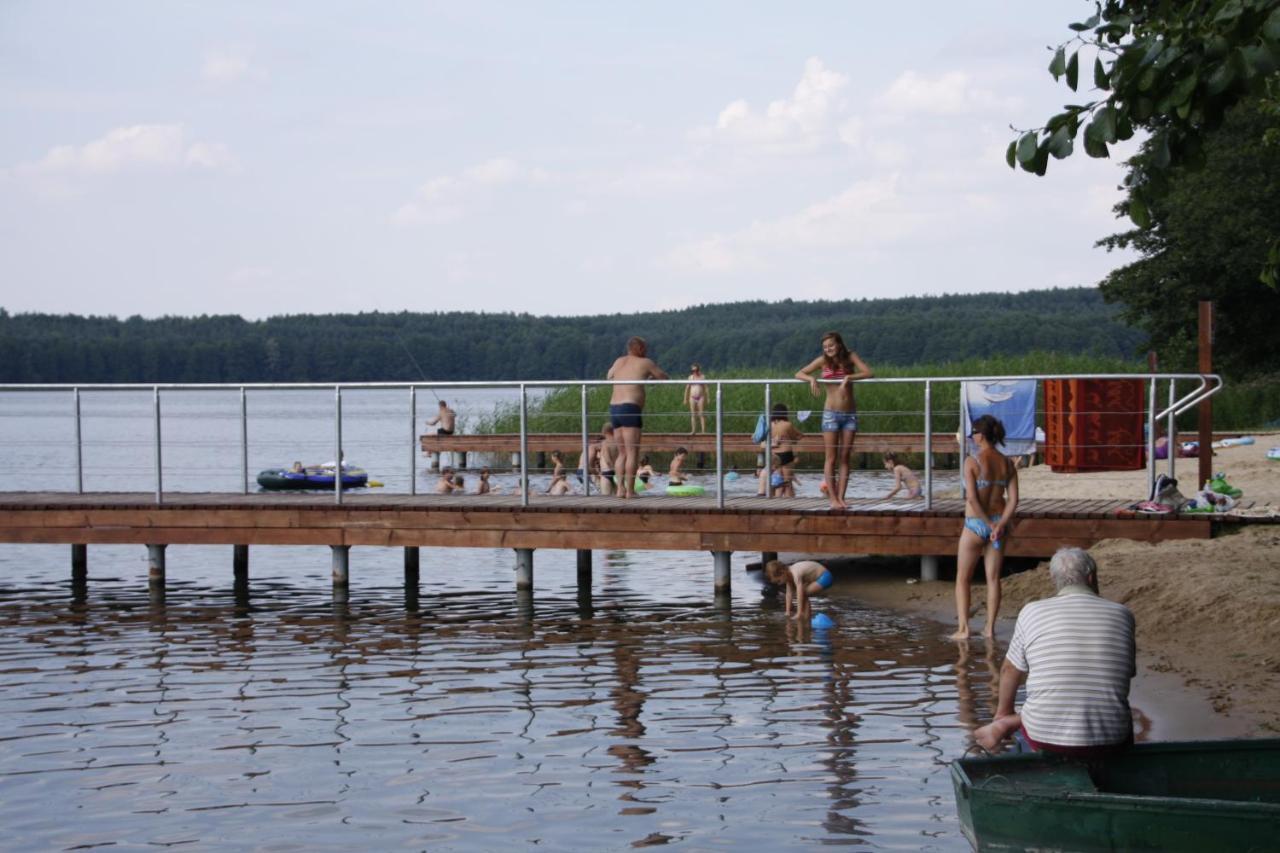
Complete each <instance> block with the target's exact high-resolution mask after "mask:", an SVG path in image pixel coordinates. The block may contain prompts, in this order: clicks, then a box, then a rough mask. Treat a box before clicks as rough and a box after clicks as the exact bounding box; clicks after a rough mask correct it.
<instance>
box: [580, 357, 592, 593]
mask: <svg viewBox="0 0 1280 853" xmlns="http://www.w3.org/2000/svg"><path fill="white" fill-rule="evenodd" d="M589 435H590V433H589V432H588V425H587V383H585V382H583V383H582V455H581V456H579V457H578V464H579V465H580V466H581V467H582V488H583V489H585V490H586V491H585V494H586V495H587V496H588V497H590V496H591V471H590V468H589V466H588V465H587V453H589V452H590V450H591V439H590V438H589V437H588V436H589ZM590 554H591V552H590V551H588V552H587V555H588V557H590ZM578 557H579V563H581V557H582V552H581V551H579V552H578ZM579 568H581V566H579Z"/></svg>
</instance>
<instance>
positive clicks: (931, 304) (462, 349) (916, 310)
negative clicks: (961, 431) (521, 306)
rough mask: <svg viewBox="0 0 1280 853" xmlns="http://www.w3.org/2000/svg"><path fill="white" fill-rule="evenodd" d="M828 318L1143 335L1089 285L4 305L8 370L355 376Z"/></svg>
mask: <svg viewBox="0 0 1280 853" xmlns="http://www.w3.org/2000/svg"><path fill="white" fill-rule="evenodd" d="M829 329H835V330H838V331H840V333H841V334H842V335H843V336H844V338H845V340H846V341H847V342H848V343H849V345H850V346H851V347H853V348H854V349H856V350H857V351H858V352H859V353H860V354H861V355H862V356H863V357H864V358H866V359H867V360H869V361H870V362H872V363H873V364H874V363H886V364H898V365H910V364H919V363H925V362H942V361H952V360H956V359H964V358H972V357H984V356H994V355H1017V354H1022V353H1026V352H1031V351H1037V350H1038V351H1051V352H1066V353H1082V354H1090V355H1099V356H1106V357H1121V358H1132V357H1133V356H1134V354H1135V351H1136V348H1137V347H1138V345H1139V343H1140V341H1141V338H1142V335H1141V333H1140V332H1138V331H1136V330H1134V329H1132V328H1130V327H1128V326H1126V325H1125V324H1124V323H1122V322H1121V321H1120V320H1118V319H1117V311H1116V310H1115V309H1114V308H1112V307H1110V306H1107V305H1106V304H1104V302H1103V300H1102V297H1101V295H1100V294H1099V293H1098V291H1097V290H1095V289H1093V288H1068V289H1054V290H1042V291H1029V292H1025V293H1017V294H976V295H963V296H931V297H906V298H898V299H864V300H846V301H818V302H806V301H793V300H789V299H788V300H784V301H782V302H763V301H756V302H737V303H728V304H718V305H699V306H695V307H691V308H685V309H681V310H676V311H663V312H652V313H638V314H612V315H607V316H594V317H539V316H532V315H529V314H489V313H476V312H453V313H411V312H400V313H378V312H374V313H361V314H325V315H291V316H280V317H271V318H269V319H265V320H256V321H250V320H245V319H243V318H241V317H238V316H201V317H161V318H157V319H144V318H142V317H129V318H127V319H123V320H121V319H117V318H115V317H80V316H74V315H51V314H25V313H24V314H10V313H8V312H7V311H4V310H3V309H0V381H4V382H14V383H17V382H85V383H88V382H307V381H310V382H338V381H347V382H360V381H408V380H414V381H418V380H438V381H448V380H466V379H470V380H485V379H492V380H500V379H581V378H593V377H599V376H602V375H603V374H604V373H605V371H606V370H607V369H608V367H609V365H610V364H611V363H612V360H613V359H614V358H616V357H617V356H618V355H619V354H621V353H622V351H623V348H624V345H625V343H626V340H627V338H628V337H630V336H631V335H641V336H643V337H645V338H646V339H647V340H648V341H649V343H650V348H651V354H652V355H653V356H654V357H655V359H656V360H657V361H658V362H659V363H660V364H662V365H664V366H665V367H666V368H668V369H669V370H671V371H673V372H675V373H684V372H686V371H687V368H688V367H689V365H690V364H691V363H693V362H695V361H696V362H698V363H700V364H701V365H702V366H703V368H704V370H708V371H716V370H723V369H729V368H763V367H784V368H787V369H795V368H799V367H800V366H801V365H803V364H805V363H807V362H808V361H809V360H810V359H812V358H813V357H814V356H815V355H816V354H817V353H818V344H819V339H820V337H821V336H822V334H823V333H824V332H826V331H827V330H829Z"/></svg>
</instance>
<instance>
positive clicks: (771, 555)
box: [760, 551, 778, 569]
mask: <svg viewBox="0 0 1280 853" xmlns="http://www.w3.org/2000/svg"><path fill="white" fill-rule="evenodd" d="M776 559H778V552H777V551H761V552H760V568H762V569H763V568H764V567H765V566H767V565H769V563H770V561H772V560H776Z"/></svg>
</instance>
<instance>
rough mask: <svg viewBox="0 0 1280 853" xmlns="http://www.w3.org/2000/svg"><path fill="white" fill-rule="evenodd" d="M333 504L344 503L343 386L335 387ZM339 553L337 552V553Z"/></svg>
mask: <svg viewBox="0 0 1280 853" xmlns="http://www.w3.org/2000/svg"><path fill="white" fill-rule="evenodd" d="M333 445H334V446H333V464H334V465H335V466H337V467H335V468H334V469H333V502H334V503H336V504H341V503H342V461H343V460H342V386H341V385H335V386H333ZM335 553H337V552H335Z"/></svg>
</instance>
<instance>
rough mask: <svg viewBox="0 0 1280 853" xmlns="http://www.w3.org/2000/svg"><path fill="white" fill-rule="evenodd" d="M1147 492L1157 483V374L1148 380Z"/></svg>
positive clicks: (1149, 492) (1149, 493)
mask: <svg viewBox="0 0 1280 853" xmlns="http://www.w3.org/2000/svg"><path fill="white" fill-rule="evenodd" d="M1147 386H1148V387H1147V494H1148V495H1151V490H1152V489H1154V488H1155V485H1156V376H1155V374H1154V373H1153V374H1151V375H1150V377H1149V378H1148V380H1147Z"/></svg>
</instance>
